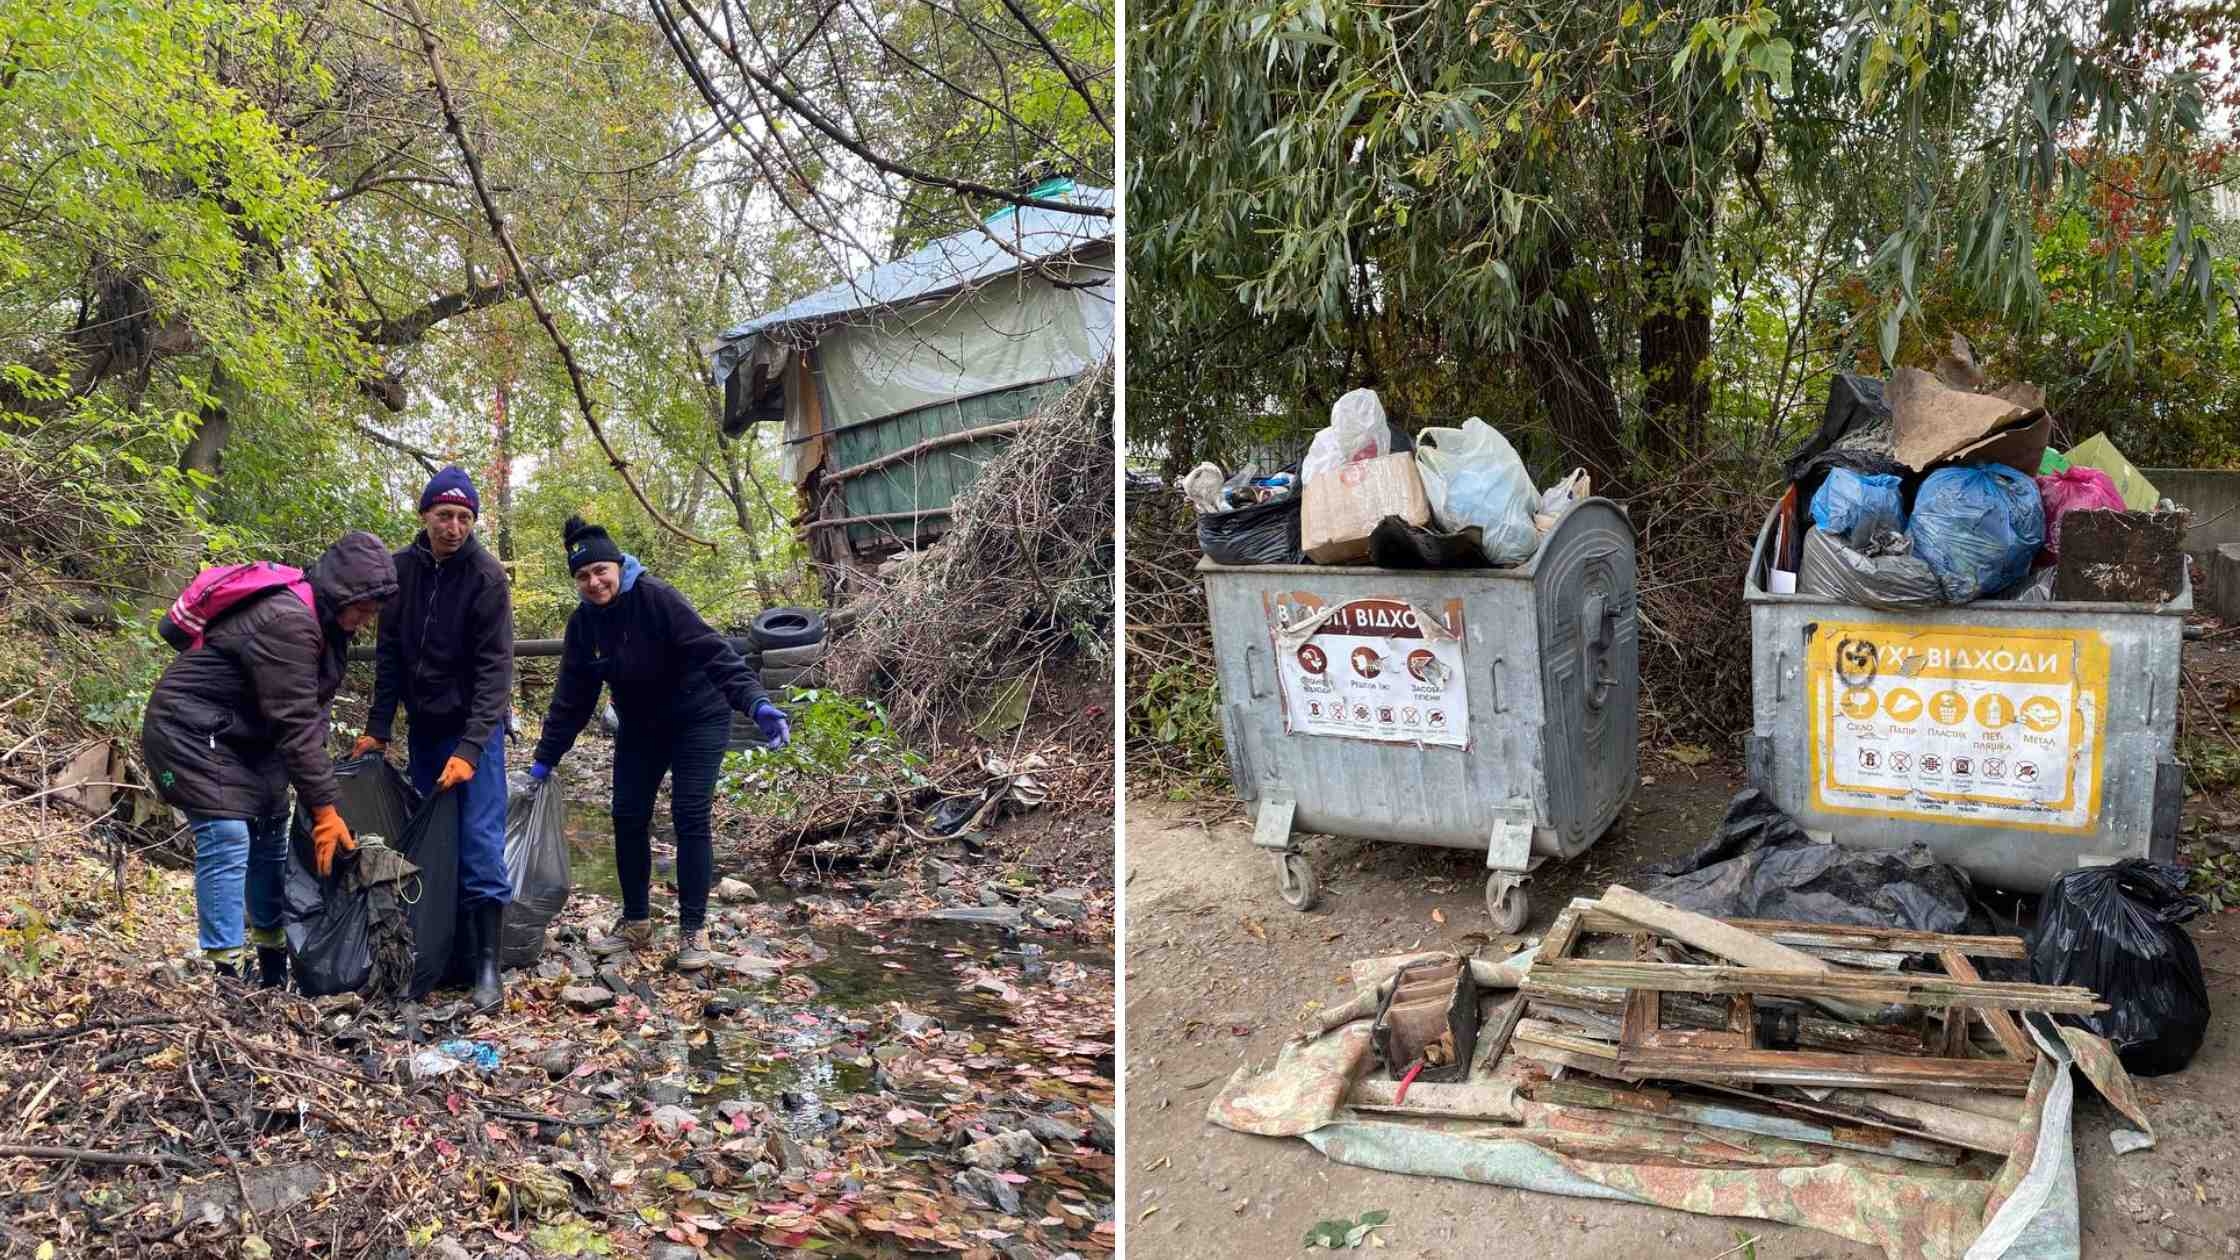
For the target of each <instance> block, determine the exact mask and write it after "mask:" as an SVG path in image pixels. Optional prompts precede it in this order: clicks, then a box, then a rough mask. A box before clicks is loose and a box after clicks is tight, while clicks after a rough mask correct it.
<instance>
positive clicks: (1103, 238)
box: [715, 184, 1113, 385]
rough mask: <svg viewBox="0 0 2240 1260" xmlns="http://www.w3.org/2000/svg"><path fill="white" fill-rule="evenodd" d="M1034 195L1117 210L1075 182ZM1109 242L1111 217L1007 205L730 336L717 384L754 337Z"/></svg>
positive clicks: (1098, 192) (1108, 197)
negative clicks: (978, 222) (983, 219)
mask: <svg viewBox="0 0 2240 1260" xmlns="http://www.w3.org/2000/svg"><path fill="white" fill-rule="evenodd" d="M1036 192H1037V193H1038V194H1040V195H1043V196H1045V197H1048V198H1050V199H1052V200H1062V201H1068V202H1076V203H1079V204H1081V205H1084V206H1093V207H1096V208H1099V209H1104V210H1109V209H1111V208H1112V205H1113V197H1112V190H1111V189H1109V188H1091V187H1088V186H1086V185H1081V184H1075V185H1072V186H1070V187H1066V188H1060V189H1056V190H1054V191H1052V192H1049V193H1044V192H1043V191H1042V190H1041V189H1037V190H1036ZM1112 237H1113V221H1112V219H1111V218H1110V217H1109V216H1107V215H1102V214H1069V213H1066V212H1064V211H1061V210H1046V209H1043V208H1042V207H1040V206H1007V207H1005V208H1004V209H1002V210H998V211H997V212H996V213H994V214H992V215H990V216H988V219H987V221H986V222H985V223H983V224H981V225H980V226H978V227H974V228H968V229H966V230H965V231H962V232H959V233H957V234H956V235H954V236H945V237H942V238H941V239H940V240H938V241H935V242H933V243H932V244H930V245H927V246H926V247H924V248H923V249H920V250H918V251H916V252H915V253H912V254H909V255H907V256H905V257H902V258H898V259H896V260H895V261H893V262H890V263H882V264H880V265H879V266H877V267H873V268H871V269H870V270H869V271H866V272H863V273H861V274H860V275H857V276H855V277H853V278H851V279H848V280H843V281H841V282H840V283H838V284H835V285H831V286H829V287H827V288H823V289H819V290H818V291H817V292H815V293H812V294H810V295H809V296H807V297H805V298H802V299H800V300H799V301H796V302H790V303H788V304H786V305H785V306H781V307H779V308H778V309H777V310H774V311H771V312H770V313H769V314H766V315H758V316H756V317H755V318H753V319H750V320H748V321H747V322H745V323H743V324H740V325H739V326H738V327H736V328H731V329H727V330H725V331H724V333H723V335H722V337H721V339H720V340H719V341H718V343H717V346H716V355H715V359H716V362H715V371H716V383H717V384H718V385H720V384H722V383H723V381H724V379H725V378H726V377H728V376H730V375H731V370H732V368H733V367H735V366H736V365H737V364H738V363H739V362H740V361H741V360H743V359H745V358H746V357H747V356H748V355H750V354H752V353H753V352H754V343H755V340H756V339H757V338H759V337H764V336H768V335H769V334H771V333H774V332H777V331H778V330H780V329H785V328H797V327H800V326H803V325H814V324H820V323H828V322H831V321H835V320H841V319H846V318H848V317H849V316H852V315H858V314H862V313H864V312H866V311H874V310H880V309H883V308H888V307H893V306H898V305H901V304H904V303H907V302H913V301H917V300H920V299H923V298H929V297H934V296H936V295H939V294H942V293H947V292H951V291H953V290H957V289H962V288H968V287H970V286H972V285H974V284H977V283H979V282H980V281H983V280H990V279H994V278H996V277H998V276H1005V275H1009V274H1011V273H1012V272H1015V271H1017V270H1018V269H1019V268H1020V267H1022V266H1024V265H1026V264H1027V263H1035V262H1042V261H1044V260H1046V259H1052V258H1060V257H1064V256H1065V255H1068V254H1071V253H1073V252H1075V251H1076V250H1079V249H1081V248H1083V247H1085V246H1088V245H1094V244H1100V243H1104V242H1109V241H1111V240H1112Z"/></svg>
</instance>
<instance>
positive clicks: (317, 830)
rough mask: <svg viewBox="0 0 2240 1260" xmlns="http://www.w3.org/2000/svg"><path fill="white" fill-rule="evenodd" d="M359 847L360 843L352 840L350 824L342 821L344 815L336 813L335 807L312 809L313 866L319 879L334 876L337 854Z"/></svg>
mask: <svg viewBox="0 0 2240 1260" xmlns="http://www.w3.org/2000/svg"><path fill="white" fill-rule="evenodd" d="M357 847H358V842H357V841H356V840H353V839H351V838H350V826H349V824H348V823H345V822H343V821H342V815H340V814H338V813H336V812H335V808H334V806H332V805H314V806H312V807H311V852H312V856H313V863H312V865H313V867H314V868H315V869H316V870H317V871H318V872H319V878H321V879H325V878H326V877H327V876H329V875H332V874H334V855H335V854H336V853H338V852H340V853H348V852H350V851H351V850H353V849H355V848H357Z"/></svg>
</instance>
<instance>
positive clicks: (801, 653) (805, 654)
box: [762, 639, 824, 670]
mask: <svg viewBox="0 0 2240 1260" xmlns="http://www.w3.org/2000/svg"><path fill="white" fill-rule="evenodd" d="M823 659H824V640H822V639H819V640H817V641H816V642H815V643H804V644H801V645H800V646H798V647H781V648H764V649H762V667H763V668H764V669H766V670H767V669H778V668H784V667H786V666H794V667H800V666H805V665H814V664H816V663H817V662H818V661H821V660H823Z"/></svg>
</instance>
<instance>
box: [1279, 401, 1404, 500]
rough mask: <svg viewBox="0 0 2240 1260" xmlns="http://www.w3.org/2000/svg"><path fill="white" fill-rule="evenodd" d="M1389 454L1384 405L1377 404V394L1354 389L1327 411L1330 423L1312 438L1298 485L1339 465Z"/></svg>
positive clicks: (1388, 435)
mask: <svg viewBox="0 0 2240 1260" xmlns="http://www.w3.org/2000/svg"><path fill="white" fill-rule="evenodd" d="M1391 453H1392V426H1391V425H1389V424H1386V423H1385V420H1384V404H1383V403H1381V402H1379V401H1377V391H1375V390H1373V389H1357V390H1354V391H1352V392H1351V393H1349V394H1347V395H1346V396H1345V397H1343V398H1340V399H1339V400H1338V401H1337V403H1336V405H1334V406H1332V407H1331V408H1330V423H1329V424H1328V425H1325V426H1324V427H1323V429H1322V431H1321V432H1319V433H1317V434H1315V435H1314V442H1313V443H1312V444H1311V445H1309V446H1308V447H1307V458H1306V460H1305V462H1304V463H1302V464H1300V465H1299V483H1300V484H1301V485H1305V484H1306V483H1307V482H1310V481H1313V480H1314V479H1315V477H1316V476H1317V475H1319V474H1321V473H1326V472H1328V471H1330V470H1331V469H1333V468H1336V467H1338V466H1339V465H1340V464H1351V463H1355V462H1357V461H1359V460H1364V459H1377V458H1380V457H1382V456H1385V455H1390V454H1391Z"/></svg>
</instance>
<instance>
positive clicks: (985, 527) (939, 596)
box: [826, 359, 1113, 737]
mask: <svg viewBox="0 0 2240 1260" xmlns="http://www.w3.org/2000/svg"><path fill="white" fill-rule="evenodd" d="M1030 420H1031V423H1030V424H1029V425H1028V426H1027V427H1026V428H1024V429H1021V430H1020V431H1019V432H1018V433H1017V434H1016V435H1015V436H1014V437H1012V438H1011V439H1010V441H1009V443H1008V445H1007V446H1006V447H1005V448H1004V451H1003V453H1002V454H1001V455H1000V456H998V457H997V458H996V459H995V460H994V461H992V462H991V463H990V464H989V465H988V466H987V468H986V469H984V470H983V471H982V472H981V474H980V477H979V479H978V480H977V481H975V482H974V483H973V485H972V487H971V488H970V489H968V490H967V491H965V492H964V493H963V494H962V495H960V496H958V498H957V500H956V502H955V504H953V505H952V507H951V509H950V515H949V521H950V525H949V531H948V533H947V534H946V535H944V536H943V537H942V539H941V541H940V542H938V543H936V544H935V545H934V546H932V547H930V548H928V549H927V550H926V551H924V552H922V553H920V554H919V555H918V556H917V557H916V558H915V559H914V560H912V561H911V562H909V563H908V564H906V565H904V566H903V567H902V569H901V571H900V572H899V573H897V574H896V575H895V576H894V577H893V578H892V579H891V580H889V581H886V582H882V583H877V584H874V585H873V586H871V587H870V588H869V589H867V590H866V591H865V592H864V593H863V594H862V595H860V596H858V597H857V598H856V599H855V600H853V601H852V602H851V603H850V604H849V606H848V608H847V609H846V610H845V612H846V614H847V615H848V616H850V617H851V618H852V620H853V626H854V628H853V629H852V630H851V631H850V632H849V633H848V634H847V635H846V636H845V637H844V638H843V639H841V640H839V641H837V642H836V643H835V644H834V645H833V649H832V653H831V655H830V656H829V657H828V658H827V659H826V669H827V671H828V673H829V675H830V677H831V679H832V682H833V683H834V684H835V685H836V686H838V687H840V688H841V689H842V690H844V691H847V692H850V693H853V694H858V695H876V696H880V697H883V698H884V699H885V700H886V702H887V705H888V711H889V715H890V717H891V718H892V720H893V722H894V724H895V726H896V728H897V729H898V730H900V731H902V732H904V733H906V734H909V735H912V736H920V737H938V734H939V732H940V731H941V730H942V728H943V726H944V724H945V723H949V722H953V721H956V720H958V719H962V718H967V717H969V716H970V715H971V714H973V713H974V712H975V711H976V709H977V707H978V706H981V705H984V704H986V703H988V702H990V701H991V700H992V699H993V698H994V697H995V696H996V695H997V694H998V693H999V692H1000V691H1001V690H1002V689H1003V688H1004V686H1005V684H1008V683H1013V682H1016V681H1018V680H1021V679H1029V680H1033V679H1038V678H1040V677H1041V676H1043V675H1044V674H1046V673H1048V672H1051V670H1052V669H1053V668H1054V667H1055V666H1057V665H1058V664H1059V663H1060V662H1061V661H1063V660H1066V659H1076V658H1078V659H1086V660H1088V661H1091V662H1094V663H1095V664H1096V666H1097V667H1098V669H1099V670H1100V671H1101V670H1102V668H1103V667H1104V666H1105V663H1107V662H1109V661H1110V660H1111V658H1112V643H1111V640H1112V577H1113V537H1112V532H1113V531H1112V363H1111V360H1110V359H1107V360H1106V361H1105V362H1104V363H1103V364H1101V365H1099V366H1098V367H1097V368H1096V369H1095V370H1093V371H1091V372H1089V373H1087V374H1085V375H1084V376H1082V378H1081V379H1080V380H1079V381H1078V382H1077V383H1076V384H1075V385H1074V387H1073V388H1071V389H1069V390H1067V391H1066V392H1065V393H1064V394H1063V395H1061V396H1060V397H1058V398H1057V399H1055V400H1054V401H1052V402H1051V403H1050V404H1048V405H1047V406H1046V407H1045V408H1044V409H1043V410H1042V411H1041V412H1040V413H1038V414H1037V415H1035V416H1033V417H1031V418H1030ZM1107 677H1108V678H1109V675H1107ZM1108 685H1109V684H1108Z"/></svg>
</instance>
